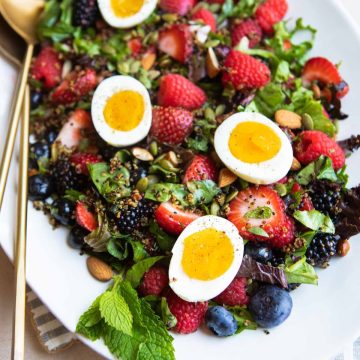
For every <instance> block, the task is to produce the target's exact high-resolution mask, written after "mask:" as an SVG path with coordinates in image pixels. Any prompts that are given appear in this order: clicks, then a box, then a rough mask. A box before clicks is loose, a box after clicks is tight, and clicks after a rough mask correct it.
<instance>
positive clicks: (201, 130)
mask: <svg viewBox="0 0 360 360" xmlns="http://www.w3.org/2000/svg"><path fill="white" fill-rule="evenodd" d="M216 127H217V125H216V121H215V120H214V119H206V118H205V119H200V120H197V121H196V122H195V126H194V133H195V134H196V135H195V137H194V138H191V137H189V138H187V139H186V144H187V147H188V148H189V149H192V150H194V151H202V152H207V151H208V150H209V146H210V144H212V143H213V142H214V131H215V129H216Z"/></svg>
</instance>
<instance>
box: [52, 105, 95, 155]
mask: <svg viewBox="0 0 360 360" xmlns="http://www.w3.org/2000/svg"><path fill="white" fill-rule="evenodd" d="M91 130H93V124H92V121H91V117H90V114H89V113H88V112H87V111H85V110H83V109H77V110H75V111H74V112H73V114H72V115H71V116H70V118H69V120H68V122H67V123H65V125H64V126H63V127H62V129H61V130H60V132H59V135H58V137H57V138H56V141H58V142H60V143H61V144H62V145H64V146H66V147H68V148H72V147H76V146H78V145H79V144H80V142H81V140H82V139H83V132H84V131H91Z"/></svg>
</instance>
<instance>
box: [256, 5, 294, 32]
mask: <svg viewBox="0 0 360 360" xmlns="http://www.w3.org/2000/svg"><path fill="white" fill-rule="evenodd" d="M288 7H289V6H288V3H287V0H266V1H265V2H264V3H262V4H261V5H260V6H259V7H258V8H257V9H256V12H255V19H256V21H257V22H258V24H259V25H260V26H261V28H262V29H263V30H264V32H265V33H267V34H272V33H273V26H274V25H275V24H276V23H278V22H279V21H280V20H282V19H283V18H284V16H285V15H286V13H287V11H288Z"/></svg>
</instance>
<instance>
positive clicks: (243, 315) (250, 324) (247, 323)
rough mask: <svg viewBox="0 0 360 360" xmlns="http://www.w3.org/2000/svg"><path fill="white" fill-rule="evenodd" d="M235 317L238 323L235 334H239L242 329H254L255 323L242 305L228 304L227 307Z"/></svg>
mask: <svg viewBox="0 0 360 360" xmlns="http://www.w3.org/2000/svg"><path fill="white" fill-rule="evenodd" d="M227 309H228V310H229V311H230V312H231V313H232V314H233V315H234V317H235V320H236V321H237V323H238V329H237V331H236V334H240V333H241V332H243V331H244V330H256V329H257V324H256V322H255V321H254V319H253V317H252V315H251V314H250V312H249V311H248V310H247V309H246V308H245V307H242V306H230V307H228V308H227Z"/></svg>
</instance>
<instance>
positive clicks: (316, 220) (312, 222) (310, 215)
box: [294, 210, 335, 234]
mask: <svg viewBox="0 0 360 360" xmlns="http://www.w3.org/2000/svg"><path fill="white" fill-rule="evenodd" d="M294 218H295V219H296V220H297V221H299V222H300V223H301V224H303V225H304V226H306V227H307V228H309V229H311V230H319V231H322V232H325V233H329V234H334V233H335V226H334V224H333V222H332V220H331V219H330V217H329V216H326V215H324V214H322V213H321V212H320V211H317V210H310V211H300V210H296V211H295V212H294Z"/></svg>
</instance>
